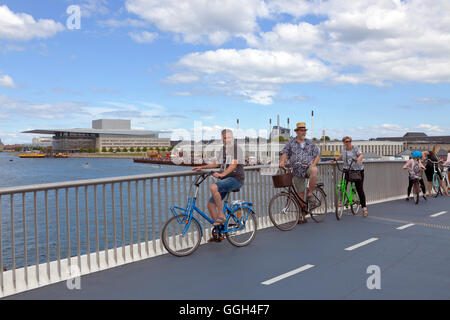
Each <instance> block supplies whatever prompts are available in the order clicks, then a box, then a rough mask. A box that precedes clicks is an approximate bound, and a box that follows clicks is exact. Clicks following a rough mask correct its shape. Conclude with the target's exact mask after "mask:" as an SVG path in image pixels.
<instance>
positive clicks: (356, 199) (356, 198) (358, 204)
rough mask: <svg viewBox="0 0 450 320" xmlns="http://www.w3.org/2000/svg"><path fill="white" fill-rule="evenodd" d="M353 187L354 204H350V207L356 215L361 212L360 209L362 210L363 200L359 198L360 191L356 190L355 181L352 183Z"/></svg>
mask: <svg viewBox="0 0 450 320" xmlns="http://www.w3.org/2000/svg"><path fill="white" fill-rule="evenodd" d="M352 188H353V201H352V205H351V206H350V209H351V211H352V213H353V215H354V216H356V215H357V214H358V213H359V210H361V201H360V200H359V195H358V192H357V191H356V186H355V184H354V183H352Z"/></svg>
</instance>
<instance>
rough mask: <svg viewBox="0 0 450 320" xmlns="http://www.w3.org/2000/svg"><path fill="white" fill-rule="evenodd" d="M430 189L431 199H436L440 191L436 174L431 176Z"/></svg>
mask: <svg viewBox="0 0 450 320" xmlns="http://www.w3.org/2000/svg"><path fill="white" fill-rule="evenodd" d="M431 189H432V190H433V191H434V195H433V197H435V198H437V197H438V196H439V193H440V191H441V185H440V184H439V179H438V175H437V174H435V175H433V181H432V186H431Z"/></svg>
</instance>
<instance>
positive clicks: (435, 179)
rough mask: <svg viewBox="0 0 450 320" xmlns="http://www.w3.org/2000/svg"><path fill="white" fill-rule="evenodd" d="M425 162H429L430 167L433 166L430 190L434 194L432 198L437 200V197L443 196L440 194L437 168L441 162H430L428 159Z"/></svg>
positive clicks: (441, 189) (440, 188)
mask: <svg viewBox="0 0 450 320" xmlns="http://www.w3.org/2000/svg"><path fill="white" fill-rule="evenodd" d="M427 161H429V162H430V163H431V164H432V165H433V180H432V182H431V190H433V193H434V195H433V196H434V197H435V198H437V197H438V196H439V195H441V196H443V195H444V194H443V193H442V191H444V190H443V188H442V186H441V179H440V177H439V173H438V168H437V167H438V166H439V164H440V163H442V160H439V161H432V160H430V159H428V160H427Z"/></svg>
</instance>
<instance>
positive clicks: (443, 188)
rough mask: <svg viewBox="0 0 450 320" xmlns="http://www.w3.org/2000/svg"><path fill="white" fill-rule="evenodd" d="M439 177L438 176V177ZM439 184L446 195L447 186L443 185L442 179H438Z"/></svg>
mask: <svg viewBox="0 0 450 320" xmlns="http://www.w3.org/2000/svg"><path fill="white" fill-rule="evenodd" d="M438 179H439V178H438ZM439 184H440V185H441V187H442V190H444V193H445V194H446V195H447V197H448V190H447V188H446V187H445V185H444V180H442V179H439Z"/></svg>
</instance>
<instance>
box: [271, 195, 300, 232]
mask: <svg viewBox="0 0 450 320" xmlns="http://www.w3.org/2000/svg"><path fill="white" fill-rule="evenodd" d="M282 198H285V200H282ZM278 202H281V205H283V203H285V205H284V208H283V209H281V206H280V210H281V211H280V212H278V209H277V208H278V206H279V205H280V204H279V203H278ZM291 205H292V206H293V209H291V210H290V211H289V213H288V214H289V216H287V215H286V208H287V207H288V206H289V207H290V206H291ZM269 218H270V221H272V223H273V225H274V226H275V227H276V228H277V229H279V230H282V231H289V230H292V229H294V228H295V226H296V225H297V223H298V219H299V218H300V206H299V204H298V202H297V200H296V199H295V197H294V195H292V194H290V193H287V192H280V193H278V194H276V195H274V196H273V197H272V199H270V202H269ZM283 218H284V220H285V221H286V220H288V222H287V223H286V222H285V223H282V221H283ZM278 220H280V221H278ZM289 220H290V223H289Z"/></svg>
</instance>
